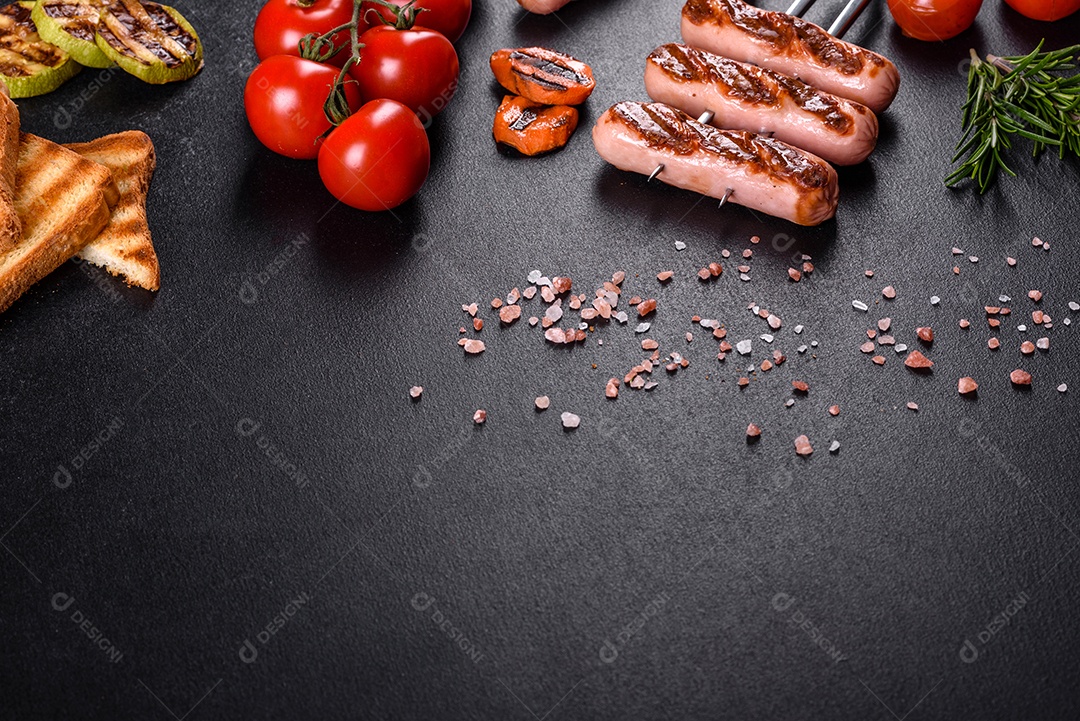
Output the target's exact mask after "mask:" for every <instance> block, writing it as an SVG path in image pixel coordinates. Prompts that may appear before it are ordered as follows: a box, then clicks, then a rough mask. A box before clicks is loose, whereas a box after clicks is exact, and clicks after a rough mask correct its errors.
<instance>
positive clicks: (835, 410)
mask: <svg viewBox="0 0 1080 721" xmlns="http://www.w3.org/2000/svg"><path fill="white" fill-rule="evenodd" d="M829 415H830V416H838V415H840V406H829Z"/></svg>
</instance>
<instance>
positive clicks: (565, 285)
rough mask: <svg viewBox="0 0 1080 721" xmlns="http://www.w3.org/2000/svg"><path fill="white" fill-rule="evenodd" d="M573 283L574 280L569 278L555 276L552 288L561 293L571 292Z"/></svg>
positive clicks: (552, 280)
mask: <svg viewBox="0 0 1080 721" xmlns="http://www.w3.org/2000/svg"><path fill="white" fill-rule="evenodd" d="M572 285H573V282H572V281H571V280H570V279H569V278H563V277H561V276H555V277H554V278H552V279H551V288H552V290H554V291H555V292H556V293H557V294H559V295H562V294H563V293H567V292H569V290H570V287H571V286H572Z"/></svg>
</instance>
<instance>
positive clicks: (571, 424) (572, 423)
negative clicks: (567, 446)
mask: <svg viewBox="0 0 1080 721" xmlns="http://www.w3.org/2000/svg"><path fill="white" fill-rule="evenodd" d="M559 417H560V418H561V419H562V424H563V428H577V427H578V426H580V425H581V418H580V417H579V416H576V415H574V414H573V413H563V414H562V415H561V416H559Z"/></svg>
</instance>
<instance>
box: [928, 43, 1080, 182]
mask: <svg viewBox="0 0 1080 721" xmlns="http://www.w3.org/2000/svg"><path fill="white" fill-rule="evenodd" d="M1042 47H1043V43H1042V42H1040V43H1039V45H1038V47H1036V48H1035V49H1034V50H1032V51H1031V52H1030V53H1028V54H1027V55H1020V56H1015V57H996V56H994V55H987V56H986V59H985V60H983V59H981V58H980V57H979V56H978V54H977V53H976V52H975V51H974V50H972V51H971V69H970V70H969V71H968V83H967V102H965V103H964V107H963V112H964V118H963V131H964V134H963V136H962V137H961V138H960V142H959V143H958V144H957V146H956V154H955V155H954V156H953V159H952V162H954V163H955V162H957V161H958V160H960V159H961V158H963V161H962V162H961V163H960V165H959V167H957V168H956V170H954V171H953V172H952V173H950V174H949V176H948V177H947V178H945V184H946V185H950V186H952V185H956V184H957V183H959V182H961V181H963V180H967V179H969V178H970V179H972V180H974V181H975V183H976V184H977V185H978V186H979V192H980V193H984V192H986V189H987V188H988V187H990V183H991V182H992V181H993V180H994V178H995V177H996V176H997V172H998V171H999V170H1002V171H1004V172H1006V173H1008V174H1009V175H1011V176H1013V177H1016V173H1015V172H1014V171H1013V170H1012V168H1010V167H1009V166H1008V164H1007V163H1006V162H1005V158H1004V156H1005V154H1006V153H1007V151H1008V150H1009V149H1011V148H1012V141H1013V138H1014V137H1015V136H1020V137H1022V138H1027V139H1028V140H1030V141H1032V154H1033V155H1038V154H1039V153H1041V152H1042V151H1043V150H1044V149H1046V148H1048V147H1056V148H1057V149H1058V157H1059V158H1064V157H1065V155H1066V154H1069V153H1071V154H1073V155H1076V156H1080V73H1076V74H1071V75H1070V74H1068V71H1071V70H1074V69H1075V68H1076V67H1077V65H1076V63H1075V62H1074V61H1076V60H1077V59H1080V45H1073V46H1071V47H1067V48H1062V49H1060V50H1051V51H1049V52H1043V51H1042Z"/></svg>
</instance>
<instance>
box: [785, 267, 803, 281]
mask: <svg viewBox="0 0 1080 721" xmlns="http://www.w3.org/2000/svg"><path fill="white" fill-rule="evenodd" d="M787 274H788V278H791V279H792V280H793V281H795V282H796V283H798V282H799V281H800V280H802V273H800V272H799V271H798V270H796V269H795V268H788V269H787Z"/></svg>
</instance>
